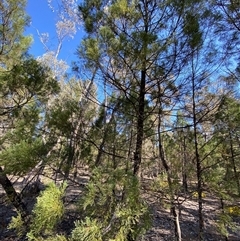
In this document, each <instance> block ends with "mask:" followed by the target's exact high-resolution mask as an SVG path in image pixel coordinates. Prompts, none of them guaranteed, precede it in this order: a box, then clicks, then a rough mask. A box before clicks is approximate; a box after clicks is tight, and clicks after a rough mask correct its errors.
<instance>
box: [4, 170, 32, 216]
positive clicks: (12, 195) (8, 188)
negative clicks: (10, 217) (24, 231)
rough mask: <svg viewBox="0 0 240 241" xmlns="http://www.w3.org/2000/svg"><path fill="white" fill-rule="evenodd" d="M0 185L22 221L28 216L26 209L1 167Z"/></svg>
mask: <svg viewBox="0 0 240 241" xmlns="http://www.w3.org/2000/svg"><path fill="white" fill-rule="evenodd" d="M0 184H1V185H2V187H3V189H4V191H5V192H6V194H7V197H8V198H9V200H10V202H11V203H12V204H13V206H14V207H15V208H16V209H17V211H19V213H20V215H21V217H22V219H23V220H25V218H26V217H27V216H28V215H29V213H28V211H27V207H26V206H25V204H24V203H23V202H22V199H21V197H20V196H19V194H18V193H17V192H16V190H15V189H14V187H13V185H12V183H11V181H10V180H9V178H8V177H7V175H6V174H5V173H4V171H3V169H2V167H0Z"/></svg>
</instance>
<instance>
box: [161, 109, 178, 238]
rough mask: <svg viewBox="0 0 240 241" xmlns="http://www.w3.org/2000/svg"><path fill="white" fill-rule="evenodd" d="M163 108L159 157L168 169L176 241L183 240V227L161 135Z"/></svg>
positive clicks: (166, 169)
mask: <svg viewBox="0 0 240 241" xmlns="http://www.w3.org/2000/svg"><path fill="white" fill-rule="evenodd" d="M160 111H161V108H159V113H158V146H159V157H160V159H161V161H162V165H163V167H164V169H165V171H166V174H167V181H168V186H169V192H170V202H171V208H170V211H171V214H172V216H173V222H174V233H175V238H176V241H181V240H182V237H181V228H180V223H179V215H178V213H177V210H176V204H175V202H174V196H175V195H174V190H173V184H172V179H171V172H170V167H169V165H168V163H167V160H166V157H165V151H164V147H163V140H162V135H161V116H160V115H161V113H160Z"/></svg>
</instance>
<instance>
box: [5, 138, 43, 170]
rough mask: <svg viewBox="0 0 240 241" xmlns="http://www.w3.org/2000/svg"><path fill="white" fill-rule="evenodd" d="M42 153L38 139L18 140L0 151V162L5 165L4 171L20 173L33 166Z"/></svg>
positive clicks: (41, 146) (41, 144) (40, 142)
mask: <svg viewBox="0 0 240 241" xmlns="http://www.w3.org/2000/svg"><path fill="white" fill-rule="evenodd" d="M44 153H45V152H44V148H43V143H42V141H41V140H40V139H36V140H33V141H31V142H28V141H26V140H20V141H19V143H17V144H14V145H12V146H10V147H8V148H7V149H6V150H3V151H2V152H0V163H1V165H3V166H5V170H4V171H5V172H6V173H11V174H16V175H17V174H18V175H21V174H24V173H27V172H28V171H29V170H30V169H31V168H33V167H34V166H35V165H36V163H37V162H38V161H39V160H40V158H39V157H40V156H42V155H43V154H44Z"/></svg>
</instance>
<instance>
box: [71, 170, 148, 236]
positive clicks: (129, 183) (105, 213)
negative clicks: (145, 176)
mask: <svg viewBox="0 0 240 241" xmlns="http://www.w3.org/2000/svg"><path fill="white" fill-rule="evenodd" d="M81 207H82V210H83V212H84V213H85V216H87V217H89V219H87V220H85V221H84V222H81V223H77V227H78V228H77V230H76V232H75V231H74V234H75V235H77V233H79V235H86V236H84V238H85V239H82V240H89V241H90V240H91V239H90V237H91V238H93V237H95V235H97V237H98V238H99V237H101V239H103V240H106V239H109V240H119V241H120V240H126V237H127V235H128V234H129V233H131V235H132V237H133V238H137V237H139V236H141V235H142V234H143V233H144V232H146V230H147V229H148V228H149V225H150V218H149V212H148V208H147V205H146V204H145V203H144V202H143V200H142V199H141V197H140V189H139V184H138V180H137V178H136V177H135V176H132V174H131V173H126V172H125V170H122V169H120V168H118V169H115V170H113V169H111V171H110V169H108V170H106V168H96V169H95V170H94V172H93V176H92V178H91V181H90V182H89V183H88V185H87V190H86V193H85V195H84V198H83V200H82V201H81ZM99 224H101V225H100V226H99ZM88 226H90V227H91V228H89V229H86V227H88ZM84 230H85V231H84ZM87 230H91V231H90V234H86V232H87ZM89 235H91V236H89ZM76 237H77V236H76ZM81 237H83V236H81ZM101 239H99V240H101ZM79 240H81V239H79Z"/></svg>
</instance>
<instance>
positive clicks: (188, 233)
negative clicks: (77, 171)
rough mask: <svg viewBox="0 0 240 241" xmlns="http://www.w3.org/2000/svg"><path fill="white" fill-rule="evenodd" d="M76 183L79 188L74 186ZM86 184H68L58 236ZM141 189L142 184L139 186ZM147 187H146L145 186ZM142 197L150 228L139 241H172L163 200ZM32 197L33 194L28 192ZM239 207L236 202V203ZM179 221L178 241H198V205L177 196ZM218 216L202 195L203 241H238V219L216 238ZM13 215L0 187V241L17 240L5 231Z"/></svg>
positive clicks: (215, 204) (30, 200)
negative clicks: (148, 211) (150, 222)
mask: <svg viewBox="0 0 240 241" xmlns="http://www.w3.org/2000/svg"><path fill="white" fill-rule="evenodd" d="M144 182H145V183H146V182H147V183H148V184H149V183H151V180H145V181H144ZM78 183H79V185H78ZM86 183H87V176H86V178H84V177H83V178H81V179H80V180H78V182H72V183H69V185H68V188H67V191H66V194H67V195H66V197H65V199H64V201H65V204H66V213H65V216H64V219H63V221H62V222H61V224H60V225H59V227H58V231H59V232H60V233H65V234H67V235H68V234H70V232H71V230H72V229H73V228H74V221H75V220H76V219H77V218H79V214H78V212H76V205H75V204H76V201H77V198H79V196H81V192H82V191H83V188H84V185H85V184H86ZM14 186H15V188H16V189H17V190H18V191H20V190H21V189H22V188H23V186H24V181H23V179H19V180H18V181H16V182H15V185H14ZM143 186H145V185H143ZM147 186H148V185H147ZM142 193H143V198H144V199H145V200H146V201H147V203H148V205H149V208H150V212H151V217H152V228H151V229H150V230H149V231H148V232H147V233H146V234H145V236H144V237H142V238H141V239H139V241H165V240H166V241H173V240H174V226H173V220H172V217H171V214H170V211H169V209H167V208H166V205H163V203H165V200H163V198H162V195H161V194H160V193H156V192H152V191H149V190H147V188H144V189H143V192H142ZM31 194H32V195H33V196H34V193H33V192H31ZM33 196H31V195H30V196H28V197H25V202H26V203H27V204H28V205H29V208H30V209H31V208H32V206H33V204H34V200H35V198H34V197H33ZM236 205H238V207H240V202H238V203H236ZM179 210H180V212H179V214H180V215H179V220H180V227H181V233H182V241H195V240H196V241H197V240H198V203H197V200H196V199H194V198H186V199H185V198H184V197H183V196H179V205H178V211H179ZM220 213H221V203H220V200H218V199H217V198H216V197H214V196H213V195H211V194H210V193H206V197H204V201H203V214H204V223H205V227H204V240H205V241H226V240H228V241H240V217H239V216H238V217H232V221H233V223H232V224H234V225H235V226H236V229H235V230H233V229H231V228H228V231H229V236H228V239H226V238H225V237H224V236H222V235H220V234H219V232H218V230H217V228H216V226H217V225H216V223H217V221H218V220H219V214H220ZM15 215H16V211H15V210H14V208H13V206H12V205H11V204H10V203H9V202H8V200H7V197H6V195H5V193H4V191H3V190H2V189H1V187H0V240H1V241H15V240H16V241H17V240H19V239H18V238H17V237H16V234H15V233H14V231H12V230H9V229H8V224H9V222H10V220H11V218H12V217H13V216H15Z"/></svg>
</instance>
